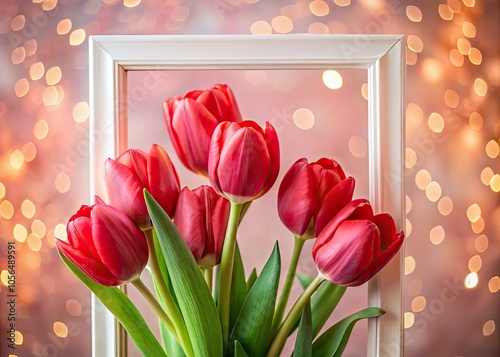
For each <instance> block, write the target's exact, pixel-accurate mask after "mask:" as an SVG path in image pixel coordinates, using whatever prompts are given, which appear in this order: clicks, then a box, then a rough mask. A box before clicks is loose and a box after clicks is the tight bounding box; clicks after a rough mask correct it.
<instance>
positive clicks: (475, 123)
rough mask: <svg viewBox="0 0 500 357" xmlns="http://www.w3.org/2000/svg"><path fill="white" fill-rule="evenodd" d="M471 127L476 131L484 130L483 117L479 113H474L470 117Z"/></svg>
mask: <svg viewBox="0 0 500 357" xmlns="http://www.w3.org/2000/svg"><path fill="white" fill-rule="evenodd" d="M469 126H470V127H471V129H473V130H475V131H481V129H482V128H483V117H482V116H481V114H479V113H478V112H472V113H471V114H470V115H469Z"/></svg>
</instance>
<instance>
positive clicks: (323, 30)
mask: <svg viewBox="0 0 500 357" xmlns="http://www.w3.org/2000/svg"><path fill="white" fill-rule="evenodd" d="M308 32H309V33H314V34H320V35H321V34H328V33H330V30H329V29H328V26H327V25H325V24H324V23H321V22H313V23H312V24H310V25H309V27H308Z"/></svg>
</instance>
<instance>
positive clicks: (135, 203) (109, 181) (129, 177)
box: [105, 159, 149, 226]
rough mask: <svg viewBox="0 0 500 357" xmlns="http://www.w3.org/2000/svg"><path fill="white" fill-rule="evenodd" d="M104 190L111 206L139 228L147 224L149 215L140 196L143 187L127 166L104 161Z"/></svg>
mask: <svg viewBox="0 0 500 357" xmlns="http://www.w3.org/2000/svg"><path fill="white" fill-rule="evenodd" d="M105 174H106V188H107V191H108V199H109V203H110V205H111V206H113V207H115V208H117V209H119V210H120V211H122V212H123V213H125V214H126V215H127V216H129V217H130V218H131V219H132V220H133V221H134V222H135V223H136V224H138V225H139V226H142V225H148V224H149V214H148V210H147V208H146V203H145V202H144V197H143V194H142V190H143V188H144V187H143V185H142V183H141V182H140V181H139V179H138V178H137V176H136V175H135V174H134V173H133V172H132V171H131V170H130V168H128V167H127V166H125V165H123V164H121V163H119V162H117V161H115V160H112V159H108V160H106V165H105Z"/></svg>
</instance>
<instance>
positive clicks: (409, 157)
mask: <svg viewBox="0 0 500 357" xmlns="http://www.w3.org/2000/svg"><path fill="white" fill-rule="evenodd" d="M405 156H406V159H405V166H406V168H407V169H411V168H412V167H414V166H415V165H416V164H417V161H418V157H417V153H416V152H415V150H413V149H412V148H406V155H405Z"/></svg>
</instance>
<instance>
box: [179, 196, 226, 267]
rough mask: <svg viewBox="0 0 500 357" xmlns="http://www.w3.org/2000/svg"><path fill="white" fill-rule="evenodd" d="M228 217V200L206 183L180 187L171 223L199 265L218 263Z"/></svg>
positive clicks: (205, 265) (207, 265) (209, 265)
mask: <svg viewBox="0 0 500 357" xmlns="http://www.w3.org/2000/svg"><path fill="white" fill-rule="evenodd" d="M228 218H229V201H228V200H226V199H225V198H224V197H222V196H220V195H218V194H217V193H216V192H215V191H214V189H213V188H212V187H210V186H201V187H198V188H197V189H195V190H193V191H191V190H190V189H188V188H187V187H186V188H184V189H182V191H181V193H180V195H179V200H178V201H177V208H176V210H175V218H174V223H175V225H176V226H177V229H178V230H179V232H180V233H181V235H182V237H183V238H184V240H185V241H186V243H187V245H188V247H189V249H190V250H191V252H192V253H193V256H194V258H195V260H196V262H197V263H198V265H199V266H200V267H202V268H211V267H213V266H215V265H217V264H219V262H220V259H221V253H222V246H223V243H224V235H225V233H226V227H227V221H228Z"/></svg>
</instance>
